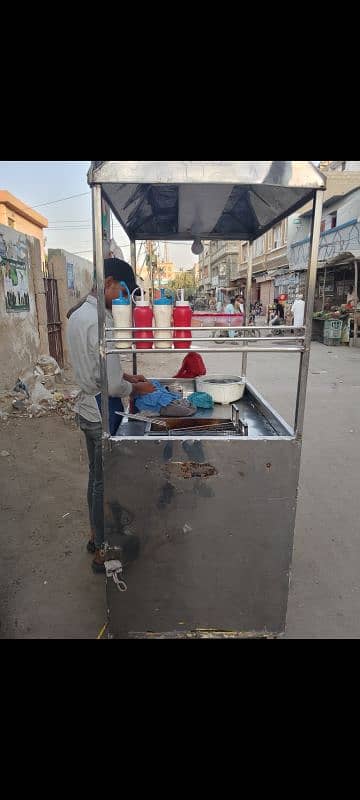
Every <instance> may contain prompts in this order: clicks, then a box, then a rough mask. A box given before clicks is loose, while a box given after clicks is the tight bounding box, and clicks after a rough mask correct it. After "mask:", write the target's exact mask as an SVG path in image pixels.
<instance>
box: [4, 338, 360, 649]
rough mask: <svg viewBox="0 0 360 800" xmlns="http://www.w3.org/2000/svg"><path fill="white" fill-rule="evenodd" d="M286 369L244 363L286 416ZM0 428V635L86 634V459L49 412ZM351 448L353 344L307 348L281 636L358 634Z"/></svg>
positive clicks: (91, 630)
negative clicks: (308, 359)
mask: <svg viewBox="0 0 360 800" xmlns="http://www.w3.org/2000/svg"><path fill="white" fill-rule="evenodd" d="M156 359H157V360H156V361H155V363H156V364H157V365H158V368H157V372H158V374H164V373H165V374H166V373H167V374H169V370H166V367H165V363H164V362H165V359H164V358H163V357H162V356H159V357H156ZM178 362H179V358H178V357H177V359H176V361H175V364H174V365H172V368H171V374H173V373H174V372H175V366H177V365H178ZM148 363H149V362H147V365H148ZM152 363H153V362H152ZM208 363H209V367H210V368H211V370H212V371H213V372H215V371H216V372H226V371H229V372H235V373H238V368H237V363H236V356H235V353H234V354H232V355H230V356H227V355H225V356H223V355H222V356H221V357H220V355H218V356H216V355H215V356H209V358H208ZM173 367H174V368H173ZM144 369H145V367H144ZM296 370H297V356H290V355H287V354H276V355H271V354H267V355H263V354H259V355H255V354H254V355H252V356H251V357H250V359H249V378H250V380H251V381H252V382H253V383H254V384H255V386H256V387H257V388H258V389H259V390H260V391H261V392H262V393H263V394H264V395H265V397H266V398H267V399H268V400H269V401H270V402H271V403H272V404H273V405H274V406H275V407H276V408H277V409H278V410H279V411H280V413H281V414H282V415H283V416H284V417H285V418H287V419H289V421H291V419H292V412H293V408H294V401H295V385H296ZM146 371H147V372H148V374H149V373H150V372H151V370H150V369H149V368H148V366H147V367H146ZM0 436H1V450H3V448H4V451H8V452H9V453H10V456H9V457H0V480H1V498H0V504H1V523H2V524H1V528H2V531H3V537H2V555H1V560H0V562H1V563H0V569H1V581H0V583H1V587H0V604H1V616H0V624H1V628H0V637H1V638H65V639H67V638H96V635H97V633H98V631H99V630H100V628H101V627H102V625H103V623H104V621H105V619H106V603H105V596H104V587H103V580H102V578H100V579H99V578H94V576H93V575H92V574H91V572H90V563H89V559H88V557H87V556H86V555H85V554H84V542H85V541H86V532H87V515H86V509H85V502H84V498H85V487H86V457H85V452H84V446H83V443H81V445H80V442H81V439H80V437H79V434H78V433H77V432H76V431H74V430H73V429H72V428H71V427H70V426H66V425H64V422H63V421H62V420H60V419H59V418H57V417H55V418H47V419H44V420H32V421H30V420H19V421H18V422H16V424H15V425H12V424H9V423H7V424H6V425H1V429H0ZM359 454H360V350H349V349H347V348H339V349H336V348H335V349H334V350H328V349H327V348H325V347H323V346H321V345H316V344H315V345H313V348H312V359H311V375H310V387H309V396H308V407H307V416H306V428H305V439H304V450H303V463H302V471H301V491H300V499H299V507H298V517H297V526H296V541H295V554H294V565H293V582H292V589H291V598H290V605H289V615H288V629H287V638H289V639H292V638H310V639H321V638H355V639H358V638H360V480H359V465H360V458H359ZM68 515H70V516H68Z"/></svg>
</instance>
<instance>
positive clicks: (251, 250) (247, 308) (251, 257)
mask: <svg viewBox="0 0 360 800" xmlns="http://www.w3.org/2000/svg"><path fill="white" fill-rule="evenodd" d="M253 263H254V245H253V242H249V263H248V274H247V288H246V304H245V327H247V326H248V325H249V322H250V309H251V292H252V279H253ZM247 364H248V354H247V353H244V354H243V359H242V377H243V378H246V375H247Z"/></svg>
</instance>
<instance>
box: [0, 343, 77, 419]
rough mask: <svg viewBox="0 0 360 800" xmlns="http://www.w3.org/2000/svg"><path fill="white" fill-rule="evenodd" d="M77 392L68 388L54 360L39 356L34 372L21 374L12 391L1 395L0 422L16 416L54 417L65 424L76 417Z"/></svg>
mask: <svg viewBox="0 0 360 800" xmlns="http://www.w3.org/2000/svg"><path fill="white" fill-rule="evenodd" d="M78 394H79V389H78V388H76V387H74V386H69V385H68V384H67V383H66V380H65V378H64V376H63V373H62V370H61V369H60V367H59V365H58V363H57V362H56V361H55V359H54V358H51V357H50V356H40V358H38V360H37V362H36V364H35V366H34V368H33V369H28V370H26V371H25V373H24V374H23V375H21V376H20V377H19V378H18V380H17V382H16V384H15V387H14V389H13V391H5V392H1V393H0V423H1V422H9V420H11V417H12V415H14V414H15V415H16V416H17V417H27V418H29V419H33V418H34V417H45V416H48V415H50V414H57V415H58V416H61V417H63V418H64V419H65V420H66V421H72V420H74V418H75V410H74V407H75V402H76V398H77V397H78Z"/></svg>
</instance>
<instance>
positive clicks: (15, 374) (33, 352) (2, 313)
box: [0, 226, 49, 390]
mask: <svg viewBox="0 0 360 800" xmlns="http://www.w3.org/2000/svg"><path fill="white" fill-rule="evenodd" d="M0 252H1V255H3V256H4V258H5V259H6V257H8V258H11V259H13V260H15V261H16V260H19V261H25V262H26V263H27V264H28V268H29V269H28V274H29V296H30V311H24V312H16V313H13V312H10V313H9V312H8V311H7V310H6V305H5V283H4V264H3V262H2V264H1V266H0V390H4V389H12V388H13V387H14V384H15V383H16V380H17V378H19V377H20V376H21V375H22V374H23V373H24V372H25V371H26V370H27V369H29V368H30V367H33V366H34V364H35V362H36V359H37V357H38V356H39V355H40V354H44V355H47V354H48V353H49V345H48V336H47V317H46V303H45V291H44V281H43V276H42V269H41V250H40V243H39V241H38V240H37V239H34V238H31V237H29V236H24V235H22V234H19V233H18V232H16V231H14V230H12V229H11V228H8V227H4V226H0Z"/></svg>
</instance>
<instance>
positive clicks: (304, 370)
mask: <svg viewBox="0 0 360 800" xmlns="http://www.w3.org/2000/svg"><path fill="white" fill-rule="evenodd" d="M323 203H324V192H323V190H322V189H321V190H320V189H319V190H317V191H316V194H315V198H314V209H313V220H312V231H311V241H310V262H309V267H308V275H307V287H306V310H305V348H304V352H303V353H302V354H301V358H300V370H299V383H298V391H297V398H296V411H295V434H296V438H297V439H299V440H302V437H303V431H304V419H305V409H306V392H307V384H308V377H309V366H310V351H311V339H312V326H313V315H314V304H315V290H316V278H317V270H318V261H319V248H320V236H321V221H322V212H323Z"/></svg>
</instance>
